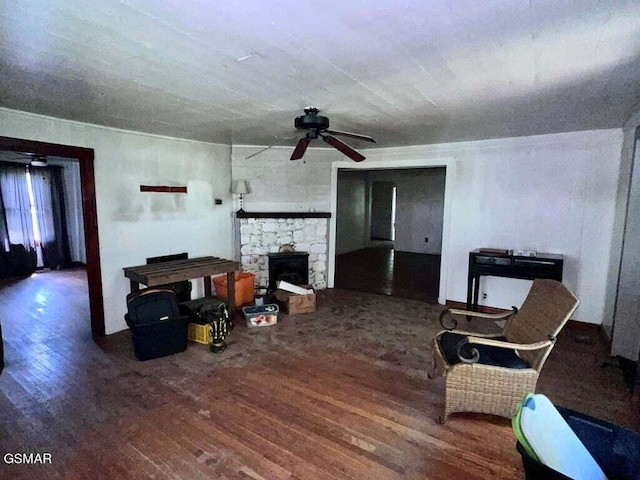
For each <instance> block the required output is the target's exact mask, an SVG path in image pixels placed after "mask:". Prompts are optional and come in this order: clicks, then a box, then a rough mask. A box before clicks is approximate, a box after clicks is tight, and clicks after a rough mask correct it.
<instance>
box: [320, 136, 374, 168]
mask: <svg viewBox="0 0 640 480" xmlns="http://www.w3.org/2000/svg"><path fill="white" fill-rule="evenodd" d="M322 140H324V141H325V142H327V143H328V144H329V145H331V146H332V147H333V148H335V149H337V150H340V151H341V152H342V153H344V154H345V155H346V156H347V157H349V158H350V159H351V160H353V161H354V162H361V161H363V160H364V159H365V158H367V157H365V156H364V155H361V154H359V153H358V152H356V151H355V150H354V149H353V148H351V147H350V146H349V145H347V144H346V143H344V142H342V141H340V140H338V139H337V138H334V137H331V136H329V135H322Z"/></svg>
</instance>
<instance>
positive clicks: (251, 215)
mask: <svg viewBox="0 0 640 480" xmlns="http://www.w3.org/2000/svg"><path fill="white" fill-rule="evenodd" d="M236 216H237V217H238V218H331V212H244V211H239V212H236Z"/></svg>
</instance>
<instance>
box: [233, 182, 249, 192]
mask: <svg viewBox="0 0 640 480" xmlns="http://www.w3.org/2000/svg"><path fill="white" fill-rule="evenodd" d="M231 191H232V192H233V193H243V194H244V193H249V185H248V184H247V181H246V180H237V181H236V182H235V183H234V184H233V189H232V190H231Z"/></svg>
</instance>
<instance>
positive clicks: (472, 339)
mask: <svg viewBox="0 0 640 480" xmlns="http://www.w3.org/2000/svg"><path fill="white" fill-rule="evenodd" d="M467 341H468V342H469V343H476V344H478V345H488V346H490V347H499V348H508V349H511V350H538V349H540V348H545V347H549V346H551V345H553V344H554V343H555V339H550V340H544V341H542V342H535V343H512V342H504V341H501V340H493V339H491V338H486V337H479V336H469V337H467Z"/></svg>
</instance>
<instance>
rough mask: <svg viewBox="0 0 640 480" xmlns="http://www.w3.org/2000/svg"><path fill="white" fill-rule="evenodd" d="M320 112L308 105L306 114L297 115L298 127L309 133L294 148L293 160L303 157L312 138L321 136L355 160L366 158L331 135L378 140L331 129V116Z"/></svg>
mask: <svg viewBox="0 0 640 480" xmlns="http://www.w3.org/2000/svg"><path fill="white" fill-rule="evenodd" d="M319 113H320V110H318V109H317V108H316V107H307V108H305V109H304V115H301V116H299V117H296V119H295V122H294V125H295V127H296V129H298V130H306V132H307V133H306V135H305V136H304V137H302V138H301V139H300V140H299V141H298V144H297V145H296V148H295V149H294V150H293V154H292V155H291V160H299V159H301V158H302V156H303V155H304V152H305V151H306V150H307V147H308V146H309V143H311V140H313V139H315V138H318V137H320V138H322V140H323V141H324V142H326V143H328V144H329V145H331V146H332V147H333V148H335V149H337V150H339V151H340V152H342V153H343V154H345V155H346V156H347V157H349V158H350V159H351V160H353V161H354V162H361V161H363V160H364V159H365V158H366V157H365V156H364V155H362V154H360V153H358V152H356V151H355V150H354V149H353V148H351V147H350V146H349V145H347V144H346V143H344V142H343V141H342V140H338V139H337V138H335V137H332V136H331V135H341V136H343V137H349V138H356V139H358V140H364V141H366V142H373V143H376V141H375V140H374V139H373V138H371V137H369V136H368V135H360V134H359V133H350V132H341V131H339V130H330V129H329V118H328V117H324V116H322V115H318V114H319Z"/></svg>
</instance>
